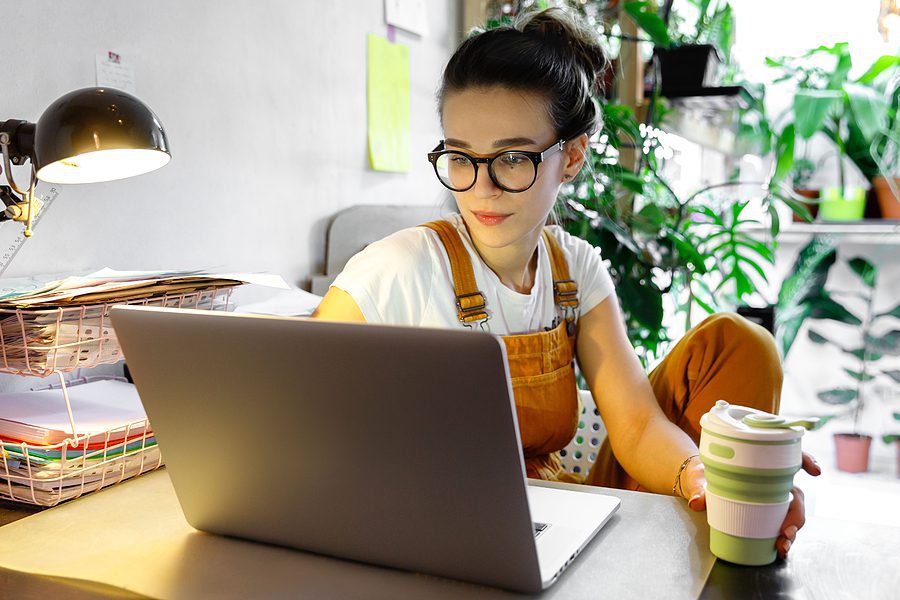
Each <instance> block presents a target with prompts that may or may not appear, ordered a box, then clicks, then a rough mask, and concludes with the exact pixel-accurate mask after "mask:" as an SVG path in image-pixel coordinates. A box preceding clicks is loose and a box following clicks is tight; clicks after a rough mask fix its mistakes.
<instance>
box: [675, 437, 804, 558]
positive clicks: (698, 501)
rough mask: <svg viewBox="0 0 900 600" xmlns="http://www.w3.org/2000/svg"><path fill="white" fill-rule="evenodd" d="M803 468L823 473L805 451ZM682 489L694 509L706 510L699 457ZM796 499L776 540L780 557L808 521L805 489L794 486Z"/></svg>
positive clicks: (683, 477) (684, 476) (687, 469)
mask: <svg viewBox="0 0 900 600" xmlns="http://www.w3.org/2000/svg"><path fill="white" fill-rule="evenodd" d="M801 464H802V467H803V470H804V471H806V472H807V473H809V474H810V475H812V476H813V477H818V476H819V475H821V474H822V469H821V468H820V467H819V464H818V463H817V462H816V459H814V458H813V457H812V456H811V455H809V454H807V453H806V452H804V453H803V462H802V463H801ZM681 489H682V492H683V495H684V497H685V498H686V499H687V501H688V506H690V507H691V508H692V509H693V510H697V511H700V510H706V475H705V474H704V472H703V463H701V462H700V460H699V458H698V459H695V460H692V461H691V462H690V463H688V466H687V467H685V469H684V471H683V472H682V474H681ZM791 493H792V494H793V495H794V499H793V500H791V505H790V506H789V507H788V512H787V516H785V518H784V523H782V524H781V535H779V536H778V539H777V540H775V550H776V551H777V552H778V557H779V558H785V557H787V553H788V551H789V550H790V549H791V544H793V543H794V539H796V537H797V531H799V530H800V528H801V527H803V525H804V523H806V508H805V505H804V495H803V491H802V490H801V489H800V488H798V487H796V486H794V488H793V489H792V490H791Z"/></svg>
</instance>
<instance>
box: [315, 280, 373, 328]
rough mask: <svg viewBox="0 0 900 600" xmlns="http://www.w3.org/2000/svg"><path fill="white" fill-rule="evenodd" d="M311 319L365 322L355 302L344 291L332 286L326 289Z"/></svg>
mask: <svg viewBox="0 0 900 600" xmlns="http://www.w3.org/2000/svg"><path fill="white" fill-rule="evenodd" d="M312 318H313V319H323V320H325V321H351V322H357V323H365V322H366V318H365V317H364V316H363V314H362V311H361V310H360V309H359V305H358V304H357V303H356V300H354V299H353V297H352V296H351V295H350V294H348V293H347V292H345V291H344V290H342V289H340V288H336V287H333V286H332V287H330V288H328V292H327V293H326V294H325V297H324V298H322V301H321V302H319V306H317V307H316V310H315V311H314V312H313V314H312Z"/></svg>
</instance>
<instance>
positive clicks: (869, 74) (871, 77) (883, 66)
mask: <svg viewBox="0 0 900 600" xmlns="http://www.w3.org/2000/svg"><path fill="white" fill-rule="evenodd" d="M898 65H900V56H893V55H889V54H888V55H885V56H882V57H880V58H878V60H876V61H875V62H874V63H872V66H871V67H869V69H868V70H867V71H866V72H865V73H863V74H862V75H861V76H860V77H859V79H857V80H856V81H857V83H872V82H873V81H875V78H876V77H878V76H879V75H881V74H882V73H883V72H884V71H886V70H888V69H891V68H894V67H897V66H898Z"/></svg>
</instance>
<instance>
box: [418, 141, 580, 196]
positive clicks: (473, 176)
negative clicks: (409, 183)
mask: <svg viewBox="0 0 900 600" xmlns="http://www.w3.org/2000/svg"><path fill="white" fill-rule="evenodd" d="M564 144H565V140H559V141H556V142H553V145H552V146H550V147H549V148H547V149H546V150H543V151H541V152H527V151H525V150H507V151H506V152H501V153H499V154H497V155H495V156H492V157H490V158H476V157H474V156H470V155H468V154H466V153H465V152H459V151H457V150H445V149H444V141H443V140H441V142H440V143H439V144H438V145H437V146H436V147H435V149H434V150H432V151H431V152H429V153H428V162H430V163H431V165H432V166H433V167H434V173H435V175H437V178H438V180H439V181H440V182H441V183H442V184H444V187H446V188H447V189H449V190H452V191H454V192H465V191H466V190H469V189H471V188H472V186H474V185H475V181H476V180H477V179H478V165H479V164H481V163H484V164H486V165H487V172H488V176H489V177H490V178H491V181H493V182H494V185H496V186H497V187H498V188H500V189H501V190H503V191H505V192H512V193H518V192H524V191H525V190H527V189H528V188H530V187H531V186H532V185H534V182H535V181H536V180H537V172H538V165H539V164H540V163H541V162H543V160H544V159H545V158H547V157H548V156H549V155H551V154H553V153H554V152H558V151H560V150H562V149H563V145H564Z"/></svg>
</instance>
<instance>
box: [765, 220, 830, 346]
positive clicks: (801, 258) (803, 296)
mask: <svg viewBox="0 0 900 600" xmlns="http://www.w3.org/2000/svg"><path fill="white" fill-rule="evenodd" d="M836 245H837V241H836V240H835V238H833V237H828V236H825V237H823V236H813V238H812V239H811V240H810V241H809V243H808V244H807V245H806V246H804V247H803V249H802V250H800V253H799V254H798V255H797V260H796V261H795V263H794V267H793V269H792V272H791V274H790V275H788V277H787V278H785V280H784V283H782V285H781V290H780V291H779V292H778V304H777V306H776V311H775V315H776V333H777V334H778V339H779V341H780V342H781V351H782V354H783V355H784V356H787V354H788V351H790V349H791V346H792V345H793V343H794V340H795V339H796V337H797V332H798V331H800V327H801V326H802V325H803V322H804V321H805V320H806V319H807V318H809V316H810V315H811V314H812V307H811V306H810V305H809V304H808V301H809V299H810V298H813V297H816V296H818V295H820V294H821V293H822V291H823V289H824V287H825V281H826V280H827V279H828V272H829V270H830V269H831V267H832V266H833V265H834V263H835V260H837V251H836V249H835V248H836Z"/></svg>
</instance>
